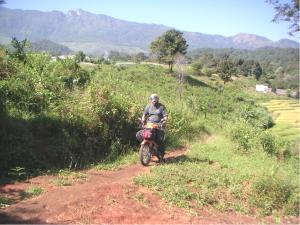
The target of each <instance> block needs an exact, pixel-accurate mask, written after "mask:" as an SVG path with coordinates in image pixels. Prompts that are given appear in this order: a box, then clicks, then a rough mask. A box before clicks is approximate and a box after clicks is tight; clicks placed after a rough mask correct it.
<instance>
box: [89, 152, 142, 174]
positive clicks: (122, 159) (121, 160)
mask: <svg viewBox="0 0 300 225" xmlns="http://www.w3.org/2000/svg"><path fill="white" fill-rule="evenodd" d="M137 161H138V153H137V152H131V153H128V154H125V155H121V156H119V157H118V158H117V159H113V160H105V161H103V162H101V163H99V164H97V165H95V168H96V169H98V170H118V169H119V168H121V167H123V166H127V165H131V164H134V163H136V162H137Z"/></svg>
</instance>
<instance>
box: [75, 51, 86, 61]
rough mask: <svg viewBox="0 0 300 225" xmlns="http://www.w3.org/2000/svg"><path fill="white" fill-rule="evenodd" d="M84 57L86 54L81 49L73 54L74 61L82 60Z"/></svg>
mask: <svg viewBox="0 0 300 225" xmlns="http://www.w3.org/2000/svg"><path fill="white" fill-rule="evenodd" d="M85 57H86V55H85V54H84V52H83V51H79V52H77V53H76V55H75V60H76V62H83V61H84V59H85Z"/></svg>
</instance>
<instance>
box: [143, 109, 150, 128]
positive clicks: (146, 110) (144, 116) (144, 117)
mask: <svg viewBox="0 0 300 225" xmlns="http://www.w3.org/2000/svg"><path fill="white" fill-rule="evenodd" d="M148 115H149V107H148V105H147V106H146V107H145V109H144V113H143V116H142V122H143V123H144V124H145V123H146V119H147V116H148Z"/></svg>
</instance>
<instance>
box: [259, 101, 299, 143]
mask: <svg viewBox="0 0 300 225" xmlns="http://www.w3.org/2000/svg"><path fill="white" fill-rule="evenodd" d="M262 104H263V105H264V106H266V107H267V109H268V110H269V111H270V112H271V113H272V114H273V118H274V120H275V126H274V127H273V128H272V129H271V131H272V132H273V133H274V134H277V135H279V136H281V137H284V138H285V139H286V140H289V141H295V140H299V137H300V136H299V132H300V104H299V102H298V101H296V100H278V99H273V100H271V101H268V102H266V103H262Z"/></svg>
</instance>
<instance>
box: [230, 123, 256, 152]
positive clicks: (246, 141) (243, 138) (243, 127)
mask: <svg viewBox="0 0 300 225" xmlns="http://www.w3.org/2000/svg"><path fill="white" fill-rule="evenodd" d="M256 135H257V130H256V129H254V128H253V127H251V126H249V124H248V123H247V122H245V121H239V122H237V123H235V124H234V125H233V126H232V127H231V128H230V136H231V139H232V140H233V141H235V142H238V144H239V149H241V150H244V151H249V150H250V149H251V148H253V147H254V146H256V145H257V139H256Z"/></svg>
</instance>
